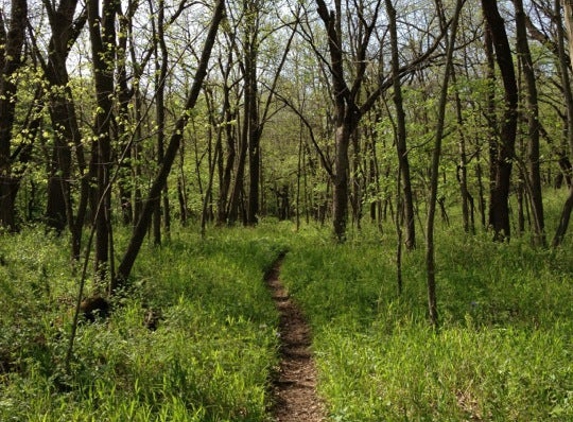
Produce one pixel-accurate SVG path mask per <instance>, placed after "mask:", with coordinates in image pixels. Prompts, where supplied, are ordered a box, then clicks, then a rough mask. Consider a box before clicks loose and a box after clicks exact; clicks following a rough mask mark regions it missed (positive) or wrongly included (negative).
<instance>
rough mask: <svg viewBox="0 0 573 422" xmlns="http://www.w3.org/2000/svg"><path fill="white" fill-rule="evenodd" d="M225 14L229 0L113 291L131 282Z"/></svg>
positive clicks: (218, 14)
mask: <svg viewBox="0 0 573 422" xmlns="http://www.w3.org/2000/svg"><path fill="white" fill-rule="evenodd" d="M224 14H225V2H224V0H218V1H217V4H216V5H215V10H214V12H213V18H212V20H211V25H210V27H209V32H208V34H207V38H206V40H205V45H204V47H203V52H202V55H201V59H200V61H199V67H198V68H197V71H196V73H195V78H194V79H193V85H192V87H191V90H190V92H189V96H188V97H187V101H186V104H185V110H184V111H183V114H182V115H181V116H180V117H179V119H178V120H177V122H176V124H175V128H174V131H173V132H172V135H171V138H170V141H169V144H168V146H167V149H166V151H165V159H164V160H163V163H162V165H161V168H160V169H159V173H158V174H157V177H156V178H155V180H154V181H153V184H152V186H151V188H150V190H149V194H148V196H147V200H146V201H145V204H144V207H143V209H142V211H141V216H140V218H139V220H138V222H137V224H136V225H135V227H134V229H133V234H132V236H131V239H130V242H129V245H128V247H127V250H126V252H125V254H124V255H123V258H122V260H121V263H120V264H119V267H118V270H117V274H116V278H115V279H114V281H113V284H112V291H115V290H117V289H118V288H120V287H121V286H122V285H123V284H124V283H125V282H126V281H127V279H128V277H129V275H130V273H131V269H132V268H133V264H134V263H135V260H136V258H137V255H138V254H139V250H140V249H141V245H142V244H143V239H144V238H145V233H146V232H147V230H148V228H149V224H150V221H151V214H152V213H153V201H154V199H155V198H156V197H157V196H158V195H160V194H161V191H162V190H163V188H164V186H165V183H166V182H167V176H168V175H169V172H170V171H171V167H172V165H173V162H174V161H175V158H176V156H177V151H178V149H179V146H180V145H181V141H182V139H183V132H184V128H185V126H186V125H187V123H188V121H189V117H190V113H189V111H191V110H192V109H193V108H194V107H195V104H196V103H197V98H198V97H199V93H200V91H201V86H202V84H203V80H204V79H205V75H206V74H207V66H208V64H209V58H210V57H211V51H212V49H213V45H214V44H215V38H216V36H217V31H218V28H219V24H220V23H221V21H222V20H223V17H224Z"/></svg>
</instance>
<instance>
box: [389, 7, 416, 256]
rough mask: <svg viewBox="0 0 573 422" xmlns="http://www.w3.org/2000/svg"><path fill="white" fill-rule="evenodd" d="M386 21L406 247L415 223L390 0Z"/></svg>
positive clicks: (413, 241) (410, 246) (412, 241)
mask: <svg viewBox="0 0 573 422" xmlns="http://www.w3.org/2000/svg"><path fill="white" fill-rule="evenodd" d="M386 9H387V11H388V22H389V29H390V44H391V45H392V85H393V88H394V95H393V99H394V105H395V107H396V124H395V126H396V127H395V131H396V135H395V136H396V150H397V152H398V168H399V169H400V174H399V176H398V177H401V178H402V180H401V186H402V189H403V197H402V199H401V201H403V213H404V220H405V222H406V239H405V241H404V243H405V244H406V247H407V248H408V249H414V248H415V247H416V224H415V221H414V198H413V195H412V182H411V179H410V161H409V160H408V147H407V144H406V114H405V112H404V105H403V99H402V85H401V84H402V83H401V81H400V76H401V75H400V58H399V47H398V28H397V22H398V21H397V16H396V9H395V8H394V6H393V5H392V1H391V0H386Z"/></svg>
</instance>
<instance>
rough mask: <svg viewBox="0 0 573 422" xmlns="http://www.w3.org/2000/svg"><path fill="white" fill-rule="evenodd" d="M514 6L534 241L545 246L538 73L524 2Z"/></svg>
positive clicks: (527, 177) (521, 1) (516, 3)
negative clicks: (525, 125)
mask: <svg viewBox="0 0 573 422" xmlns="http://www.w3.org/2000/svg"><path fill="white" fill-rule="evenodd" d="M513 2H514V4H515V18H516V19H515V24H516V29H517V51H518V54H519V56H518V58H519V61H520V62H521V63H522V65H521V68H522V69H523V75H524V79H525V88H526V95H525V97H526V104H527V107H526V110H527V111H526V112H525V113H526V117H527V126H528V138H529V142H528V157H527V171H526V181H525V183H526V186H527V190H528V191H529V198H530V201H531V210H532V214H533V229H534V233H535V241H536V243H537V244H539V245H542V246H544V245H545V244H546V243H547V241H546V239H545V221H544V217H543V199H542V195H541V170H540V153H539V139H540V127H541V124H540V122H539V105H538V94H537V82H536V77H535V70H534V68H533V59H532V57H531V51H530V49H529V42H528V40H527V23H526V19H525V11H524V9H523V0H513Z"/></svg>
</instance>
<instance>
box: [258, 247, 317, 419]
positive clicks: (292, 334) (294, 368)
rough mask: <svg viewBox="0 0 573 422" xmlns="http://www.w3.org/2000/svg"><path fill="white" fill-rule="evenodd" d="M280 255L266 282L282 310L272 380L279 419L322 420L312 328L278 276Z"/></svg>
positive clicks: (275, 413) (277, 305) (267, 275)
mask: <svg viewBox="0 0 573 422" xmlns="http://www.w3.org/2000/svg"><path fill="white" fill-rule="evenodd" d="M283 258H284V255H282V256H280V257H279V258H278V259H277V261H276V262H275V264H274V265H273V267H272V269H271V270H270V271H269V272H268V273H267V274H266V276H265V281H266V283H267V285H268V287H269V289H270V291H271V294H272V297H273V300H274V301H275V305H276V307H277V310H278V311H279V312H280V323H279V330H280V337H281V349H280V350H281V362H280V369H279V373H278V375H277V377H276V379H275V381H274V383H273V390H274V391H273V392H274V402H275V405H274V407H273V413H274V416H275V418H276V420H277V422H322V421H324V420H325V416H324V413H325V412H324V406H323V404H322V402H321V401H320V399H319V398H318V396H317V395H316V368H315V366H314V360H313V359H312V352H311V350H310V345H311V335H310V328H309V326H308V324H307V323H306V320H305V319H304V317H303V315H302V313H301V311H300V309H299V308H298V307H297V306H296V305H295V304H294V303H293V302H292V301H291V299H290V297H289V295H288V292H287V291H286V289H285V287H284V286H283V285H282V283H281V281H280V279H279V272H280V266H281V263H282V260H283Z"/></svg>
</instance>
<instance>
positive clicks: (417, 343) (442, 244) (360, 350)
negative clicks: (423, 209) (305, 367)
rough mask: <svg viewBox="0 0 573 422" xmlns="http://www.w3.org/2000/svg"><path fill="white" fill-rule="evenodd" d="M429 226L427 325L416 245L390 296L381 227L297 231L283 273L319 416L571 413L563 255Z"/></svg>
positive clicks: (570, 322) (386, 239)
mask: <svg viewBox="0 0 573 422" xmlns="http://www.w3.org/2000/svg"><path fill="white" fill-rule="evenodd" d="M456 230H457V231H456ZM439 233H440V234H439V237H438V239H437V244H438V255H437V257H436V260H437V264H438V274H437V281H438V300H439V311H440V317H441V328H440V330H439V331H438V332H435V331H434V330H433V329H431V328H430V326H429V324H428V321H427V311H426V303H427V302H426V278H425V272H424V271H425V270H424V269H425V264H424V250H423V246H422V247H420V248H419V249H418V250H415V251H412V252H408V253H405V255H404V257H403V258H404V264H403V270H404V273H403V278H404V281H403V282H404V290H403V293H402V295H401V296H399V295H398V293H397V291H398V289H397V281H396V280H397V278H396V268H395V241H394V240H393V239H392V236H388V235H381V234H380V233H378V232H377V231H376V230H375V229H374V228H365V229H363V231H362V232H360V233H352V234H351V236H350V238H349V241H348V242H347V243H346V244H343V245H333V244H331V243H329V242H323V241H322V239H323V238H324V236H325V233H324V232H321V231H320V230H315V231H307V232H306V233H305V234H303V235H301V236H298V237H297V238H296V240H295V245H293V246H292V248H291V253H290V254H289V255H287V258H286V260H285V262H284V265H283V269H282V279H283V281H284V282H285V283H286V284H287V286H288V288H289V289H290V291H291V294H292V295H293V296H294V299H295V300H296V301H298V302H299V303H300V304H301V306H302V307H303V309H304V310H305V312H306V314H307V317H308V319H309V321H310V323H311V325H312V329H313V333H314V342H313V347H314V352H315V356H316V359H317V366H318V371H319V390H320V394H321V395H322V396H323V397H324V399H325V401H326V402H327V406H328V409H329V420H331V421H337V422H338V421H349V422H354V421H372V422H374V421H376V422H378V421H500V422H501V421H533V420H535V421H545V420H558V421H568V420H573V363H572V361H571V355H572V352H573V337H572V333H573V290H572V289H571V284H570V283H571V279H572V278H573V252H571V251H570V250H569V248H561V249H558V250H543V249H535V248H533V247H531V246H530V242H529V240H528V239H526V238H522V239H520V238H516V239H514V240H512V241H511V243H509V244H495V243H493V242H492V241H491V238H490V236H489V235H485V234H484V235H475V236H469V235H461V234H460V232H459V228H455V229H447V228H444V229H441V230H440V232H439Z"/></svg>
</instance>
